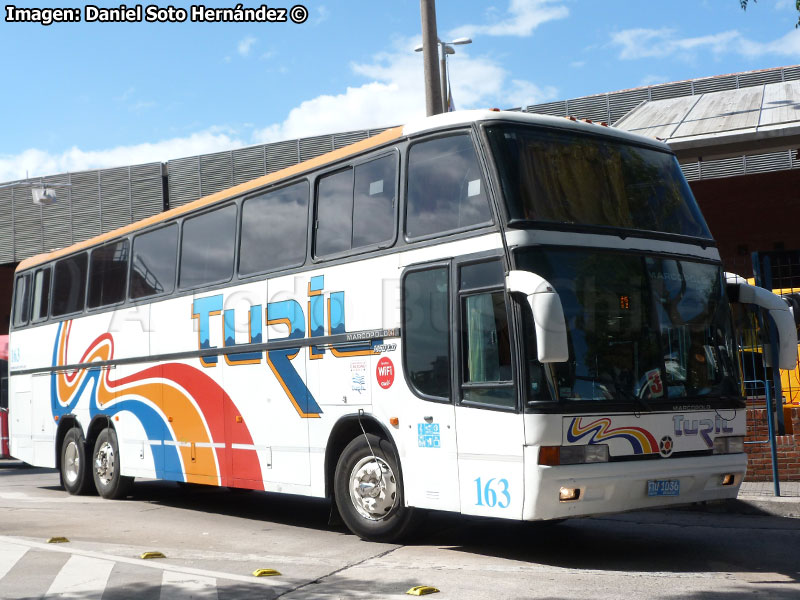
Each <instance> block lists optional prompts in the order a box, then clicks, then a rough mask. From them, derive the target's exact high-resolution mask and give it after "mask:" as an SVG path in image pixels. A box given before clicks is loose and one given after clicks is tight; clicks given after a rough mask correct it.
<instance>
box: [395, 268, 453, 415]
mask: <svg viewBox="0 0 800 600" xmlns="http://www.w3.org/2000/svg"><path fill="white" fill-rule="evenodd" d="M448 272H449V269H448V268H447V267H434V268H429V269H424V270H419V271H411V272H409V273H407V274H406V275H405V277H404V278H403V329H402V332H403V364H404V367H405V372H406V374H407V376H408V379H409V382H410V383H411V386H412V388H413V389H414V390H415V391H416V392H417V393H418V395H421V396H423V397H430V398H433V399H438V400H449V399H450V335H449V331H450V315H449V310H448V296H449V291H448V290H449V285H448V276H449V275H448Z"/></svg>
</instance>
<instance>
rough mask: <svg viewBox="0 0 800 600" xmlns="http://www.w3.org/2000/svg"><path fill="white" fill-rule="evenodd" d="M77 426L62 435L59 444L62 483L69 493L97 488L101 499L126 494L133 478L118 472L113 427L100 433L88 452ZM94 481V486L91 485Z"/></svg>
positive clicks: (87, 491)
mask: <svg viewBox="0 0 800 600" xmlns="http://www.w3.org/2000/svg"><path fill="white" fill-rule="evenodd" d="M87 450H88V448H87V444H86V440H85V439H84V437H83V432H82V431H81V430H80V428H78V427H73V428H72V429H70V430H69V431H68V432H67V434H66V435H65V436H64V441H63V442H62V444H61V469H60V475H61V484H62V485H63V486H64V489H65V490H67V492H69V493H70V494H88V493H91V492H93V491H95V490H96V491H97V493H99V494H100V495H101V496H102V497H103V498H108V499H116V498H122V497H124V496H126V495H127V494H128V492H129V491H130V488H131V485H132V484H133V477H124V476H122V475H121V474H120V465H119V443H118V442H117V433H116V431H114V429H112V428H110V427H109V428H106V429H104V430H103V431H101V432H100V434H99V435H98V436H97V439H96V440H95V443H94V447H93V448H92V452H91V455H88V453H87ZM92 484H94V486H93V485H92Z"/></svg>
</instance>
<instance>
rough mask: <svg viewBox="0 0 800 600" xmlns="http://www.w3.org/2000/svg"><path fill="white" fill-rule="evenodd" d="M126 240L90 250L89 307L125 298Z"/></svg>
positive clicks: (106, 304)
mask: <svg viewBox="0 0 800 600" xmlns="http://www.w3.org/2000/svg"><path fill="white" fill-rule="evenodd" d="M129 247H130V246H129V245H128V240H119V241H118V242H112V243H110V244H106V245H105V246H100V247H99V248H95V249H94V250H92V256H91V259H90V260H89V297H88V299H87V302H86V304H87V305H88V306H89V308H97V307H99V306H109V305H111V304H117V303H119V302H122V301H123V300H125V284H126V281H127V277H128V249H129Z"/></svg>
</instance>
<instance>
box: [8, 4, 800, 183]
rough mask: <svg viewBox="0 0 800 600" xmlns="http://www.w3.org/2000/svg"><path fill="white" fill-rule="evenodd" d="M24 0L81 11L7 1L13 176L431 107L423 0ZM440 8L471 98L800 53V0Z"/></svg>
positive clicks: (333, 127)
mask: <svg viewBox="0 0 800 600" xmlns="http://www.w3.org/2000/svg"><path fill="white" fill-rule="evenodd" d="M299 1H302V0H299ZM276 2H277V3H276V4H269V6H270V7H272V8H286V9H287V11H288V9H291V8H292V7H293V6H294V4H292V2H291V1H290V2H283V0H276ZM281 2H283V3H281ZM9 3H10V0H9V1H8V2H6V3H4V4H3V6H6V5H7V4H9ZM16 6H17V7H19V8H45V7H47V6H61V7H71V8H77V9H80V15H81V22H79V23H53V24H51V25H49V26H43V25H41V24H38V23H19V22H7V17H8V14H7V10H6V9H4V11H3V13H2V15H0V75H1V76H2V78H1V79H0V115H2V116H1V117H0V119H1V120H0V182H2V181H9V180H13V179H20V178H24V177H25V176H26V173H27V174H28V175H29V176H31V177H38V176H43V175H50V174H55V173H62V172H66V171H81V170H87V169H95V168H105V167H113V166H124V165H131V164H141V163H146V162H166V161H168V160H170V159H174V158H181V157H185V156H192V155H196V154H204V153H208V152H217V151H223V150H231V149H233V148H239V147H242V146H248V145H253V144H260V143H268V142H275V141H279V140H284V139H294V138H297V137H306V136H313V135H321V134H326V133H335V132H342V131H350V130H356V129H365V128H370V127H385V126H390V125H397V124H402V123H404V122H407V121H410V120H412V119H415V118H418V117H422V116H424V114H425V98H424V91H423V71H422V56H421V53H416V52H414V47H415V46H417V45H418V44H420V43H421V33H420V10H419V2H418V1H417V0H395V1H393V2H388V1H386V0H383V1H381V0H324V1H322V2H318V1H316V0H305V4H304V6H305V7H306V8H307V19H306V20H305V22H303V23H299V24H298V23H294V22H292V21H291V20H289V21H287V22H272V23H238V22H221V23H199V22H191V20H190V19H189V18H187V20H186V21H185V22H179V23H155V22H154V23H147V22H131V23H108V22H86V21H85V18H84V17H85V6H86V4H83V3H81V2H80V1H77V2H76V1H75V0H73V3H69V2H67V3H59V4H49V3H46V4H34V3H28V2H19V3H17V4H16ZM98 6H103V7H119V3H98ZM127 6H128V7H133V6H135V4H132V3H129V4H128V5H127ZM143 6H144V7H147V6H148V4H144V5H143ZM153 6H157V7H162V8H164V7H167V6H169V3H168V2H162V3H160V4H155V5H153ZM173 6H175V7H186V8H187V10H188V8H189V7H190V6H191V3H178V2H175V3H173ZM214 6H215V7H220V8H222V7H226V8H233V7H235V6H236V3H235V2H228V3H225V2H224V1H223V2H217V3H215V4H214ZM244 6H246V7H253V6H256V7H257V6H260V4H258V3H255V2H245V3H244ZM143 10H144V9H143ZM436 12H437V22H438V30H439V37H440V38H441V39H443V40H445V41H451V40H453V39H455V38H458V37H463V36H468V37H470V38H472V40H473V42H472V44H470V45H464V46H457V47H456V53H455V54H454V55H452V56H450V58H449V62H448V70H449V74H450V81H451V86H452V90H453V91H452V94H453V99H454V103H455V105H456V108H458V109H468V108H486V107H499V108H511V107H519V106H528V105H531V104H537V103H540V102H548V101H551V100H563V99H566V98H575V97H579V96H585V95H589V94H597V93H603V92H611V91H617V90H622V89H629V88H634V87H639V86H645V85H652V84H657V83H664V82H669V81H679V80H684V79H692V78H696V77H706V76H711V75H721V74H727V73H737V72H741V71H749V70H755V69H765V68H771V67H777V66H789V65H798V64H800V29H796V28H795V27H794V24H795V23H796V22H797V10H796V8H795V0H758V1H757V2H755V1H754V0H751V1H750V3H749V6H748V8H747V11H743V10H742V9H741V8H740V6H739V0H494V1H489V2H487V1H485V0H484V1H479V0H438V2H437V3H436Z"/></svg>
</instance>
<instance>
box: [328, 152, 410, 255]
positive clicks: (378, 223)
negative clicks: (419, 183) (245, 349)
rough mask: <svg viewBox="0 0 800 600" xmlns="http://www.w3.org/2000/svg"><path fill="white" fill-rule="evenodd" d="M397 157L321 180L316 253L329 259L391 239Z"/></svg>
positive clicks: (376, 161)
mask: <svg viewBox="0 0 800 600" xmlns="http://www.w3.org/2000/svg"><path fill="white" fill-rule="evenodd" d="M396 190H397V156H396V155H395V154H388V155H386V156H382V157H380V158H377V159H375V160H371V161H369V162H365V163H362V164H359V165H356V166H355V168H347V169H343V170H341V171H337V172H335V173H332V174H330V175H325V176H324V177H321V178H320V180H319V183H318V184H317V233H316V245H315V253H316V255H317V256H328V255H331V254H337V253H340V252H346V251H348V250H355V249H356V248H362V247H365V246H373V245H376V244H381V243H385V242H390V241H392V240H393V239H394V231H395V226H394V223H395V219H394V215H395V208H394V207H395V192H396Z"/></svg>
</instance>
